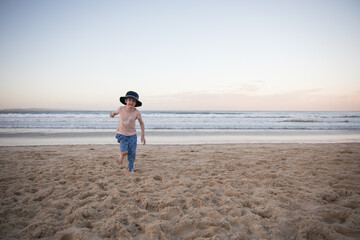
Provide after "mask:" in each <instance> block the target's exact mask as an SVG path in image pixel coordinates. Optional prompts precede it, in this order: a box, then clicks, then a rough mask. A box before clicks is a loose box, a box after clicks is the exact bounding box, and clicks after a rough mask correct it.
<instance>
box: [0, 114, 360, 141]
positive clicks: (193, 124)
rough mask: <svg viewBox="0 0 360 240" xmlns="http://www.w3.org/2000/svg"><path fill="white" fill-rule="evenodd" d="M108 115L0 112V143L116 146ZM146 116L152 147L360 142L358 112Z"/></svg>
mask: <svg viewBox="0 0 360 240" xmlns="http://www.w3.org/2000/svg"><path fill="white" fill-rule="evenodd" d="M139 110H140V111H141V109H139ZM109 113H110V111H0V145H18V144H19V145H22V144H25V145H28V144H51V143H53V144H59V143H63V144H67V143H69V144H77V143H113V141H114V139H113V136H112V135H113V134H114V132H115V130H116V125H117V117H115V118H110V117H109ZM141 114H142V117H143V120H144V122H145V126H146V133H147V140H148V143H161V144H166V143H171V144H177V143H179V144H186V143H192V144H193V143H227V142H231V143H238V142H259V141H260V142H262V141H265V142H286V141H288V140H291V139H292V140H296V139H297V140H298V141H300V142H307V141H310V142H311V141H313V142H317V141H318V142H338V141H340V142H341V141H350V142H353V141H355V142H359V141H360V112H359V111H355V112H345V111H344V112H342V111H340V112H319V111H314V112H302V111H141ZM137 124H138V123H137ZM137 127H138V128H139V126H137ZM59 139H61V141H60V140H59ZM108 139H109V140H108ZM301 139H302V140H301ZM332 139H333V140H332Z"/></svg>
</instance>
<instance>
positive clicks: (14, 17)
mask: <svg viewBox="0 0 360 240" xmlns="http://www.w3.org/2000/svg"><path fill="white" fill-rule="evenodd" d="M128 90H133V91H136V92H138V93H139V95H140V100H141V101H142V102H143V107H141V109H143V110H240V111H241V110H360V1H358V0H354V1H350V0H337V1H332V0H302V1H292V0H288V1H285V0H284V1H271V0H260V1H241V0H217V1H213V0H178V1H177V0H173V1H169V0H163V1H158V0H154V1H152V0H146V1H145V0H144V1H137V0H134V1H130V0H127V1H121V0H117V1H115V0H114V1H109V0H101V1H100V0H78V1H77V0H65V1H63V0H61V1H60V0H59V1H55V0H31V1H29V0H1V1H0V109H9V108H55V109H75V110H112V109H114V108H116V107H118V106H119V105H120V102H119V100H118V99H119V97H120V96H123V95H125V93H126V92H127V91H128Z"/></svg>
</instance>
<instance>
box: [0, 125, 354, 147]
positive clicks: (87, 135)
mask: <svg viewBox="0 0 360 240" xmlns="http://www.w3.org/2000/svg"><path fill="white" fill-rule="evenodd" d="M145 133H146V140H147V144H149V145H192V144H237V143H353V142H354V143H357V142H360V130H276V129H271V130H153V129H150V130H146V132H145ZM114 136H115V133H114V131H113V130H110V129H109V130H108V129H105V130H104V129H15V130H14V129H1V130H0V146H29V145H83V144H100V145H101V144H117V142H116V140H115V137H114ZM138 136H139V132H138ZM138 143H139V140H138Z"/></svg>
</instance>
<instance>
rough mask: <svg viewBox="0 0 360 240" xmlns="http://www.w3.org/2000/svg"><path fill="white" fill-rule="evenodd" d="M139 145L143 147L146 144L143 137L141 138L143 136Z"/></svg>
mask: <svg viewBox="0 0 360 240" xmlns="http://www.w3.org/2000/svg"><path fill="white" fill-rule="evenodd" d="M141 143H142V144H144V145H145V144H146V140H145V137H143V136H141Z"/></svg>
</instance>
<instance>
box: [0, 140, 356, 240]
mask: <svg viewBox="0 0 360 240" xmlns="http://www.w3.org/2000/svg"><path fill="white" fill-rule="evenodd" d="M118 155H119V149H118V146H117V145H68V146H26V147H0V159H1V160H0V178H1V181H0V184H1V192H0V193H1V202H0V204H1V210H0V219H1V220H0V221H1V222H0V224H1V225H0V234H1V239H34V238H40V239H41V238H42V239H59V240H75V239H360V144H359V143H354V144H351V143H346V144H341V143H337V144H236V145H167V146H166V145H147V146H141V145H139V147H138V153H137V160H136V163H135V168H136V169H137V171H136V172H135V173H128V172H127V170H126V164H125V163H124V164H123V165H122V166H120V165H119V164H118V163H117V159H118Z"/></svg>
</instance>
